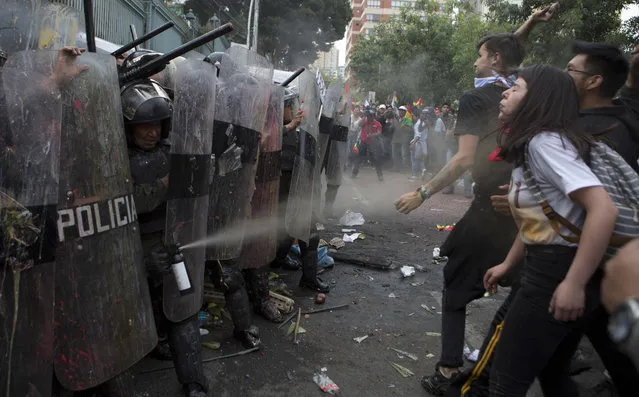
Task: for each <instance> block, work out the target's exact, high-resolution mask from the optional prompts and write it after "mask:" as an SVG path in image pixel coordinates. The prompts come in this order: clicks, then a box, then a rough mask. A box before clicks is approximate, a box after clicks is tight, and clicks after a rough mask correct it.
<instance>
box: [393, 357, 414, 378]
mask: <svg viewBox="0 0 639 397" xmlns="http://www.w3.org/2000/svg"><path fill="white" fill-rule="evenodd" d="M389 362H390V363H391V365H392V366H393V368H395V370H396V371H397V372H399V374H400V375H401V376H403V377H404V378H408V377H409V376H413V375H415V373H414V372H413V371H411V370H410V369H408V368H406V367H404V366H401V365H399V364H396V363H394V362H392V361H389Z"/></svg>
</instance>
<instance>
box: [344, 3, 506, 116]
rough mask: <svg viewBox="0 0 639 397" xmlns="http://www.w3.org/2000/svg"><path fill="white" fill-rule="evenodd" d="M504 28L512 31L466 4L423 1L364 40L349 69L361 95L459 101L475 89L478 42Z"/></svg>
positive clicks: (404, 100) (408, 100)
mask: <svg viewBox="0 0 639 397" xmlns="http://www.w3.org/2000/svg"><path fill="white" fill-rule="evenodd" d="M424 15H425V16H424ZM502 25H503V24H502ZM491 29H492V30H491ZM502 29H508V27H507V26H498V25H497V24H491V23H488V22H486V21H484V20H482V18H481V17H480V16H479V15H478V14H476V13H475V12H474V10H473V9H472V8H471V7H470V5H469V4H468V3H467V2H465V1H450V2H448V3H446V4H445V5H444V6H441V5H440V4H439V3H437V2H433V1H430V2H426V1H421V2H418V3H417V5H416V8H415V9H410V8H404V9H402V10H401V13H400V15H399V17H398V18H397V19H395V20H392V21H389V22H385V23H381V24H380V25H379V26H378V27H377V28H376V30H375V33H374V34H372V35H370V36H366V37H362V38H361V39H360V40H359V42H358V43H357V44H356V45H355V47H354V49H353V51H352V53H351V57H350V64H349V67H350V68H351V71H352V72H353V74H354V76H355V79H356V80H357V84H358V88H359V89H360V91H364V92H365V91H375V92H376V93H377V97H378V98H386V97H388V96H389V95H391V94H392V93H393V92H395V91H396V92H397V94H398V96H399V100H400V102H402V103H411V102H412V101H413V100H415V99H417V98H422V99H423V100H424V104H426V105H435V104H440V103H441V102H443V101H454V100H455V99H457V98H458V97H459V96H460V95H461V93H462V92H464V91H465V90H467V89H469V88H471V84H472V81H473V80H472V79H473V68H472V64H473V62H474V60H475V58H476V55H477V51H476V48H475V43H476V42H477V41H478V40H479V39H480V38H481V37H483V36H484V35H485V34H488V33H494V32H499V31H502Z"/></svg>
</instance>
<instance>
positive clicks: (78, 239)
mask: <svg viewBox="0 0 639 397" xmlns="http://www.w3.org/2000/svg"><path fill="white" fill-rule="evenodd" d="M78 62H79V63H80V64H85V65H88V66H89V69H88V70H87V71H86V72H84V73H83V74H81V75H80V76H79V77H78V78H76V79H75V80H74V81H73V83H72V84H71V85H70V86H69V87H68V88H67V89H66V90H64V91H63V95H62V98H63V104H64V108H63V120H62V127H63V128H62V145H61V160H62V161H61V167H60V200H59V209H58V233H59V235H58V239H59V246H58V256H57V271H56V333H57V335H56V341H57V344H56V362H55V372H56V375H57V378H58V380H59V381H60V383H61V384H62V386H64V387H65V388H66V389H70V390H84V389H87V388H91V387H94V386H96V385H99V384H101V383H103V382H105V381H107V380H108V379H111V378H113V377H114V376H115V375H117V374H119V373H121V372H123V371H124V370H126V369H127V368H129V367H131V366H132V365H133V364H134V363H136V362H137V361H139V360H140V359H141V358H143V357H144V356H145V355H146V354H148V353H149V352H150V351H151V350H152V349H153V347H154V346H155V344H156V342H157V336H156V333H155V323H154V320H153V311H152V307H151V299H150V296H149V289H148V284H147V281H146V273H145V269H144V267H143V260H142V246H141V242H140V233H139V225H138V218H137V212H136V205H135V202H134V200H133V184H132V180H131V173H130V169H129V161H128V156H127V147H126V146H127V145H126V138H125V132H124V125H123V122H122V120H123V117H122V107H121V104H120V92H119V84H118V75H117V70H116V65H115V62H114V60H113V58H112V57H111V56H110V55H98V54H84V55H83V56H82V57H80V58H78Z"/></svg>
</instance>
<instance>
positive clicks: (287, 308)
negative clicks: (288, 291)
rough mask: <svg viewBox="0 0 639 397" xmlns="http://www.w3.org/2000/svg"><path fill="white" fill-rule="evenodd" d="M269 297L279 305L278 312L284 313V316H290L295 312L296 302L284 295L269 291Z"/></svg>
mask: <svg viewBox="0 0 639 397" xmlns="http://www.w3.org/2000/svg"><path fill="white" fill-rule="evenodd" d="M268 295H269V296H270V297H271V298H273V300H274V301H275V304H276V305H277V310H279V311H280V312H282V314H289V313H290V312H292V311H293V307H294V306H295V301H294V300H293V299H291V298H288V297H286V296H284V295H280V294H278V293H275V292H273V291H269V292H268Z"/></svg>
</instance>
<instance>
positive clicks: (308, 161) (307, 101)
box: [284, 71, 320, 241]
mask: <svg viewBox="0 0 639 397" xmlns="http://www.w3.org/2000/svg"><path fill="white" fill-rule="evenodd" d="M299 92H300V104H301V105H300V106H301V107H302V109H303V110H304V116H305V117H304V120H303V121H302V124H301V125H300V127H299V129H298V142H299V149H298V153H297V156H296V157H295V163H294V166H293V175H292V177H291V187H290V192H289V197H288V203H287V205H286V214H285V217H284V219H285V224H286V229H287V230H288V233H289V235H290V236H291V237H294V238H297V239H300V240H302V241H308V238H309V233H310V228H311V221H312V212H313V208H314V207H313V199H314V197H315V195H316V194H315V192H314V191H315V186H316V182H317V180H318V177H319V167H320V164H319V158H318V151H317V139H318V135H319V124H318V123H319V116H320V95H319V87H318V86H317V83H316V81H315V76H314V75H313V73H311V72H309V71H305V72H304V73H302V74H301V75H300V77H299ZM316 198H318V197H316Z"/></svg>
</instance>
